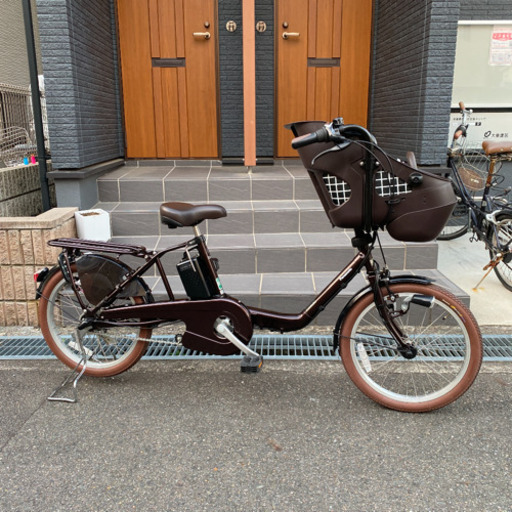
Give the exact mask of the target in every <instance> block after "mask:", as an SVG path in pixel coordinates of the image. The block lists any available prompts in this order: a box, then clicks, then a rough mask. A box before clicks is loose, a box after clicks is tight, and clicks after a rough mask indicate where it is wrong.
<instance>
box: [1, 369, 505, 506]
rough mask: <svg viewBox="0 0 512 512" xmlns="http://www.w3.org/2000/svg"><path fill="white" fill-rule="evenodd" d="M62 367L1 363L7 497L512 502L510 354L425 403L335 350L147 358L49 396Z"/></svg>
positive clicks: (111, 501)
mask: <svg viewBox="0 0 512 512" xmlns="http://www.w3.org/2000/svg"><path fill="white" fill-rule="evenodd" d="M64 375H65V371H64V369H63V368H62V366H61V365H59V364H58V363H57V362H29V363H22V362H9V363H6V362H3V363H2V364H1V365H0V394H1V395H2V396H3V397H4V400H3V401H2V414H1V416H0V427H1V433H0V510H2V511H4V510H5V511H66V512H70V511H80V512H83V511H101V512H103V511H110V510H123V511H125V510H138V511H180V512H181V511H193V512H196V511H212V510H220V511H236V512H238V511H240V510H248V511H279V512H281V511H308V512H309V511H328V510H337V511H338V510H348V511H379V512H383V511H427V510H430V511H479V512H482V511H493V512H495V511H510V510H512V487H511V482H512V467H511V461H512V431H511V429H510V411H511V409H512V367H511V366H510V365H492V366H491V365H486V367H485V368H484V370H483V372H482V373H481V375H480V376H479V378H478V379H477V382H476V383H475V384H474V386H473V387H472V388H471V389H470V390H469V391H468V393H467V394H466V395H465V396H464V397H462V398H461V399H459V400H458V401H457V402H455V403H454V404H452V405H450V406H448V407H446V408H445V409H443V410H440V411H437V412H434V413H429V414H421V415H412V414H402V413H397V412H393V411H388V410H386V409H383V408H381V407H379V406H377V405H376V404H374V403H373V402H371V401H370V400H368V399H367V398H365V397H364V396H363V395H362V394H361V393H360V392H359V391H358V390H357V389H356V388H355V387H354V386H353V385H352V384H351V382H350V381H349V380H348V378H347V376H346V374H344V372H343V371H342V366H341V364H340V363H337V362H290V361H288V362H277V361H270V362H268V363H267V364H266V366H265V369H264V371H263V372H262V373H260V374H257V375H244V374H241V373H240V372H239V369H238V364H237V363H236V362H234V361H220V362H214V361H203V362H177V363H149V362H145V363H140V364H139V365H137V366H136V367H135V368H134V369H133V370H132V371H130V372H127V373H126V374H124V375H122V376H119V377H117V378H114V379H106V380H95V379H84V380H83V381H82V382H81V383H80V402H79V403H78V404H76V405H69V404H61V403H50V402H47V401H46V400H45V397H46V395H47V394H48V393H49V392H50V391H51V390H52V389H53V387H54V386H55V385H57V384H58V383H59V382H60V380H61V379H62V377H63V376H64Z"/></svg>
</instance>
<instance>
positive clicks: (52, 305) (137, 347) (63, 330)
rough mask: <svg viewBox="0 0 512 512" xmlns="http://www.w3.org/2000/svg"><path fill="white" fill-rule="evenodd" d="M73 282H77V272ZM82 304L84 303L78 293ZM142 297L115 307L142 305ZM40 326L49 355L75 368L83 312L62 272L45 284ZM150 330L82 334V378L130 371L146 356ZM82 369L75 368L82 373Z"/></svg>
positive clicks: (40, 311) (79, 358) (74, 272)
mask: <svg viewBox="0 0 512 512" xmlns="http://www.w3.org/2000/svg"><path fill="white" fill-rule="evenodd" d="M72 270H73V278H74V279H75V280H77V284H78V286H79V282H78V275H77V273H76V268H75V267H74V266H73V267H72ZM80 297H81V299H82V301H85V303H87V299H86V298H85V296H84V294H83V293H82V292H80ZM142 302H143V298H142V297H132V298H130V299H120V300H118V301H116V302H114V305H122V303H125V304H130V303H131V304H134V303H142ZM38 314H39V325H40V327H41V331H42V333H43V336H44V339H45V341H46V343H47V344H48V346H49V347H50V349H51V351H52V352H53V353H54V354H55V355H56V356H57V358H58V359H60V360H61V361H62V362H63V363H64V364H65V365H67V366H69V367H70V368H75V367H76V366H77V365H78V363H79V362H80V361H81V359H82V352H81V349H80V345H79V343H78V340H77V339H76V338H75V330H76V328H77V326H78V325H79V324H80V315H81V314H82V308H81V306H80V303H79V301H78V300H77V297H76V295H75V293H74V291H73V288H72V287H71V285H70V284H69V283H68V282H67V281H66V279H65V278H64V275H63V274H62V271H60V270H59V271H57V272H56V273H55V274H53V276H51V277H50V278H49V279H48V281H47V282H46V283H44V285H43V288H42V290H41V298H40V300H39V309H38ZM149 338H151V329H147V328H142V329H137V328H134V327H128V326H126V327H112V328H109V329H102V330H92V331H88V332H85V334H84V337H83V345H84V351H85V354H86V357H87V364H86V370H85V372H84V373H85V375H91V376H94V377H110V376H113V375H118V374H119V373H121V372H124V371H125V370H128V368H130V367H132V366H133V365H134V364H135V363H136V362H137V361H138V360H139V359H140V358H141V357H142V356H143V355H144V353H145V351H146V348H147V341H148V340H149ZM81 369H82V365H81V366H80V367H79V368H77V370H81Z"/></svg>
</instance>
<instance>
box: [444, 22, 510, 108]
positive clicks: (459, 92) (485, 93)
mask: <svg viewBox="0 0 512 512" xmlns="http://www.w3.org/2000/svg"><path fill="white" fill-rule="evenodd" d="M459 101H463V102H464V103H465V104H466V105H467V106H468V107H471V108H477V109H484V110H487V109H502V108H505V109H506V108H510V107H512V20H508V21H482V22H480V21H461V22H459V30H458V35H457V50H456V55H455V74H454V83H453V94H452V107H453V108H457V106H458V103H459Z"/></svg>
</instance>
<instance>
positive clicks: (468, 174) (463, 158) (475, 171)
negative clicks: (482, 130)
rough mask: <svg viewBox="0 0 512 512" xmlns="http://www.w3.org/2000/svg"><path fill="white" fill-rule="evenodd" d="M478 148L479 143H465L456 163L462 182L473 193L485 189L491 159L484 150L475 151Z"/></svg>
mask: <svg viewBox="0 0 512 512" xmlns="http://www.w3.org/2000/svg"><path fill="white" fill-rule="evenodd" d="M478 146H479V143H478V142H471V141H470V142H468V141H467V140H466V141H464V144H463V146H462V148H461V151H460V153H459V155H458V159H457V160H456V162H455V165H456V166H457V169H458V171H459V175H460V177H461V179H462V182H463V183H464V185H465V186H466V188H467V189H468V190H471V191H472V192H479V191H481V190H483V189H484V187H485V182H486V180H487V169H488V166H489V157H488V156H487V155H486V154H485V153H484V152H483V150H481V149H475V147H478Z"/></svg>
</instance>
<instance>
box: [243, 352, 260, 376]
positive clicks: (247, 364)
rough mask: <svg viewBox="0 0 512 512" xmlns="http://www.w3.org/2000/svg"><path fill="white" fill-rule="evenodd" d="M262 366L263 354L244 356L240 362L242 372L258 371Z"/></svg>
mask: <svg viewBox="0 0 512 512" xmlns="http://www.w3.org/2000/svg"><path fill="white" fill-rule="evenodd" d="M262 366H263V356H247V355H246V356H244V357H243V359H242V362H241V364H240V371H241V372H242V373H258V372H259V371H260V370H261V367H262Z"/></svg>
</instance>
